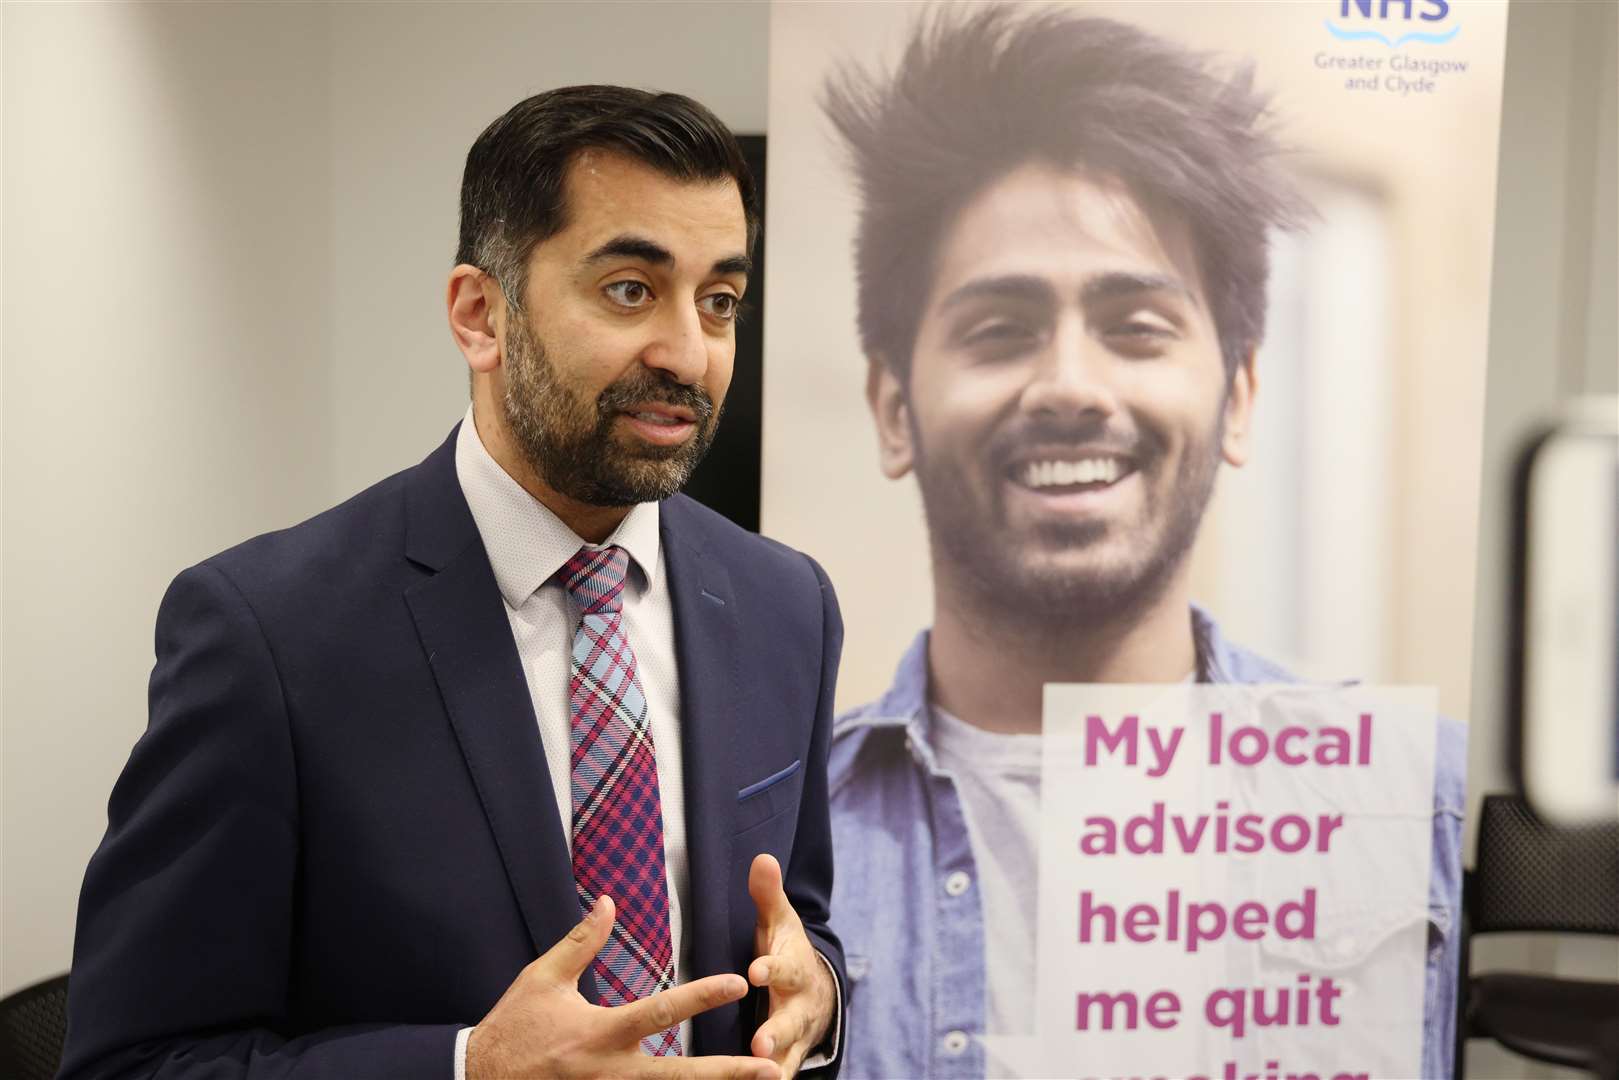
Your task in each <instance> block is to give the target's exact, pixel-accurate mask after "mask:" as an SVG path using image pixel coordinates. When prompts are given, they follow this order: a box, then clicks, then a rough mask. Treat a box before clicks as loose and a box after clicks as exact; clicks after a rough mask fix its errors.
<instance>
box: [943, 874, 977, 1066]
mask: <svg viewBox="0 0 1619 1080" xmlns="http://www.w3.org/2000/svg"><path fill="white" fill-rule="evenodd" d="M972 883H973V879H972V878H970V877H968V876H967V872H966V871H965V870H957V871H956V872H955V873H953V874H951V875H950V876H949V877H947V878H945V879H944V891H945V892H946V893H948V894H950V895H951V896H960V895H961V894H962V893H964V892H966V891H967V890H968V889H970V888H972ZM951 1034H952V1035H954V1034H959V1032H951ZM963 1037H965V1036H963Z"/></svg>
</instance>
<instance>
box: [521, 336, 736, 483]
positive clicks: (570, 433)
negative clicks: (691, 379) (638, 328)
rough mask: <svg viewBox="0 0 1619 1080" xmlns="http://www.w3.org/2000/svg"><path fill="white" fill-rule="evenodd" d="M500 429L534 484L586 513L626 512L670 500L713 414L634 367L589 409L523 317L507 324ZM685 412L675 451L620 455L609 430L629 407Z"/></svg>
mask: <svg viewBox="0 0 1619 1080" xmlns="http://www.w3.org/2000/svg"><path fill="white" fill-rule="evenodd" d="M505 371H506V394H505V398H504V401H503V406H504V412H505V414H506V427H507V429H508V430H510V431H511V433H512V438H513V439H514V440H515V441H516V443H517V447H518V450H519V451H520V452H521V453H522V455H523V457H524V459H525V460H526V461H527V462H528V464H529V466H530V467H531V468H533V469H534V471H535V473H537V474H538V475H539V477H540V479H542V480H544V481H545V483H546V484H547V485H548V486H550V487H551V488H552V489H553V490H554V491H556V492H558V493H559V494H562V495H565V496H567V497H568V498H570V499H573V500H574V501H576V502H581V503H584V504H586V505H588V506H612V507H620V506H633V505H635V504H636V503H643V502H657V501H660V500H663V499H667V498H669V497H670V496H671V495H673V494H675V493H676V492H677V491H679V490H680V489H681V488H682V487H684V486H685V483H686V481H687V480H689V479H690V478H691V474H692V471H693V470H695V469H696V468H697V464H698V462H700V461H702V460H703V455H704V454H706V453H707V452H708V448H709V446H710V445H711V444H712V443H713V441H714V432H715V429H716V428H717V426H718V423H719V413H718V411H717V410H716V409H715V408H714V404H713V402H712V401H711V400H710V399H709V396H708V394H707V392H706V391H704V390H703V388H702V387H700V386H696V385H692V386H687V385H684V384H682V383H679V382H676V381H675V380H673V379H671V378H669V377H667V376H665V375H660V374H658V373H657V372H654V371H651V370H649V369H647V368H645V367H642V366H640V365H639V364H638V365H636V366H635V367H634V368H633V369H632V370H631V371H630V373H629V374H627V375H625V376H624V377H623V378H621V379H619V380H618V381H617V382H615V383H613V384H611V385H610V386H608V387H607V388H606V389H605V390H603V391H602V392H601V393H600V394H599V395H598V396H597V398H596V400H595V402H594V403H592V402H588V401H586V400H584V399H583V398H582V397H581V396H580V395H579V394H578V393H577V392H576V391H575V390H574V389H573V388H572V387H570V386H568V385H567V384H566V383H565V382H563V380H562V378H561V376H560V375H559V374H558V372H557V369H556V367H555V365H553V364H552V363H551V361H550V358H549V357H548V356H547V355H546V349H545V346H544V344H543V343H542V342H541V341H540V340H539V338H538V337H537V336H536V335H535V334H534V332H533V327H532V326H531V325H530V323H529V320H528V318H527V316H524V315H521V314H518V315H515V316H514V319H513V323H512V333H511V334H510V335H509V336H508V340H507V347H506V359H505ZM649 402H663V403H665V404H669V405H679V406H683V407H685V408H687V409H690V410H691V411H692V413H693V415H694V416H695V417H696V435H695V437H693V438H692V439H690V440H688V441H687V442H685V443H682V444H681V445H679V446H668V447H664V446H651V445H645V444H643V445H639V446H635V447H633V448H632V447H627V446H624V445H622V444H621V443H620V442H618V441H617V440H616V439H614V437H613V425H614V422H615V421H616V420H617V419H618V417H619V416H620V415H622V414H623V412H624V410H626V409H628V408H629V407H630V406H631V405H638V404H647V403H649Z"/></svg>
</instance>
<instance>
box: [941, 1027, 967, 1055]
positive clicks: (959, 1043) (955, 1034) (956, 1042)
mask: <svg viewBox="0 0 1619 1080" xmlns="http://www.w3.org/2000/svg"><path fill="white" fill-rule="evenodd" d="M967 1042H968V1039H967V1033H966V1032H965V1031H961V1030H959V1029H958V1030H956V1031H951V1032H947V1033H946V1034H945V1037H944V1052H945V1053H947V1054H949V1055H950V1056H951V1057H960V1056H961V1055H962V1054H964V1053H966V1051H967Z"/></svg>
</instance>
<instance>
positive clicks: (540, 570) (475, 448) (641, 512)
mask: <svg viewBox="0 0 1619 1080" xmlns="http://www.w3.org/2000/svg"><path fill="white" fill-rule="evenodd" d="M455 475H456V478H457V479H458V480H459V481H460V482H461V493H462V494H463V495H465V496H466V500H467V507H468V509H470V510H471V511H472V520H473V521H474V522H475V523H476V524H477V526H478V534H479V535H480V536H481V537H482V538H483V547H484V551H485V552H486V553H487V554H488V556H489V565H490V566H491V567H492V568H493V569H494V571H495V583H496V584H497V585H499V586H500V594H501V596H503V597H505V598H506V603H507V604H509V605H510V606H511V607H513V608H519V607H522V606H523V603H524V602H525V601H526V600H527V599H528V598H529V597H530V596H532V595H534V591H535V590H536V589H538V588H539V587H540V586H542V585H544V584H545V583H546V582H547V581H549V580H551V575H553V574H555V573H556V572H557V571H558V570H560V569H561V568H562V564H563V563H565V562H567V561H568V560H569V559H571V558H573V556H574V553H575V552H577V551H578V550H579V549H580V548H582V547H591V548H597V547H607V546H609V545H617V546H618V547H621V548H623V549H624V550H625V551H627V552H628V553H629V556H630V562H631V564H632V565H634V566H636V567H638V568H639V570H640V573H639V574H631V575H630V581H631V584H632V585H633V587H635V588H637V589H644V588H646V587H647V585H648V584H649V583H650V582H651V581H652V579H653V577H654V576H655V575H656V574H657V570H658V557H659V549H658V504H657V503H655V502H646V503H637V504H636V505H635V506H632V507H630V512H629V513H628V514H626V515H625V516H624V520H623V521H621V522H619V525H618V528H616V529H614V530H613V534H612V535H611V536H609V537H608V538H607V539H606V540H605V541H603V542H602V543H601V544H587V543H586V542H585V541H584V540H582V539H581V538H580V537H579V535H578V534H577V533H575V532H574V531H573V530H572V529H570V528H568V526H567V525H565V524H563V522H562V519H561V518H559V517H557V516H556V515H555V514H553V513H552V512H551V511H550V510H549V509H548V508H547V507H546V506H545V504H544V503H542V502H540V501H539V500H538V499H536V498H535V497H534V496H532V495H530V494H529V493H528V492H527V491H525V490H524V489H523V486H522V485H521V484H519V483H518V482H517V481H516V480H513V479H512V478H511V476H510V475H509V474H508V473H507V472H506V470H505V469H503V468H501V467H500V463H499V462H498V461H496V460H495V459H494V458H493V457H492V456H491V455H490V453H489V451H488V449H487V448H485V446H484V444H483V440H482V439H481V438H479V437H478V428H477V425H476V424H474V423H473V420H472V407H471V406H468V407H467V415H466V417H465V418H464V419H463V420H462V421H461V430H460V431H459V432H458V433H457V435H456V438H455ZM637 578H639V580H638V581H637Z"/></svg>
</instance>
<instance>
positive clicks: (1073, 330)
mask: <svg viewBox="0 0 1619 1080" xmlns="http://www.w3.org/2000/svg"><path fill="white" fill-rule="evenodd" d="M1115 374H1116V370H1115V361H1114V359H1113V357H1112V356H1111V355H1110V354H1109V352H1108V350H1107V348H1106V347H1105V346H1104V345H1103V344H1102V343H1101V342H1098V341H1096V340H1095V339H1094V338H1092V337H1091V335H1090V333H1089V332H1088V331H1087V329H1086V326H1085V322H1084V319H1083V318H1081V317H1079V316H1078V315H1074V316H1072V317H1067V318H1063V319H1061V320H1059V321H1058V323H1057V325H1056V327H1055V329H1054V332H1053V333H1052V335H1051V339H1050V340H1049V341H1048V342H1047V344H1046V347H1045V348H1044V349H1042V350H1041V351H1040V352H1039V353H1038V354H1037V355H1036V356H1035V357H1034V368H1033V370H1032V372H1031V373H1030V378H1029V381H1028V383H1027V385H1026V386H1025V387H1024V389H1023V395H1022V398H1021V400H1020V404H1021V406H1022V408H1023V411H1024V412H1026V413H1031V414H1041V415H1048V416H1062V417H1078V416H1083V415H1085V414H1092V415H1095V416H1103V417H1105V416H1111V415H1112V414H1114V413H1116V412H1118V410H1119V403H1118V399H1117V397H1116V396H1115V392H1114V386H1113V377H1114V375H1115Z"/></svg>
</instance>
